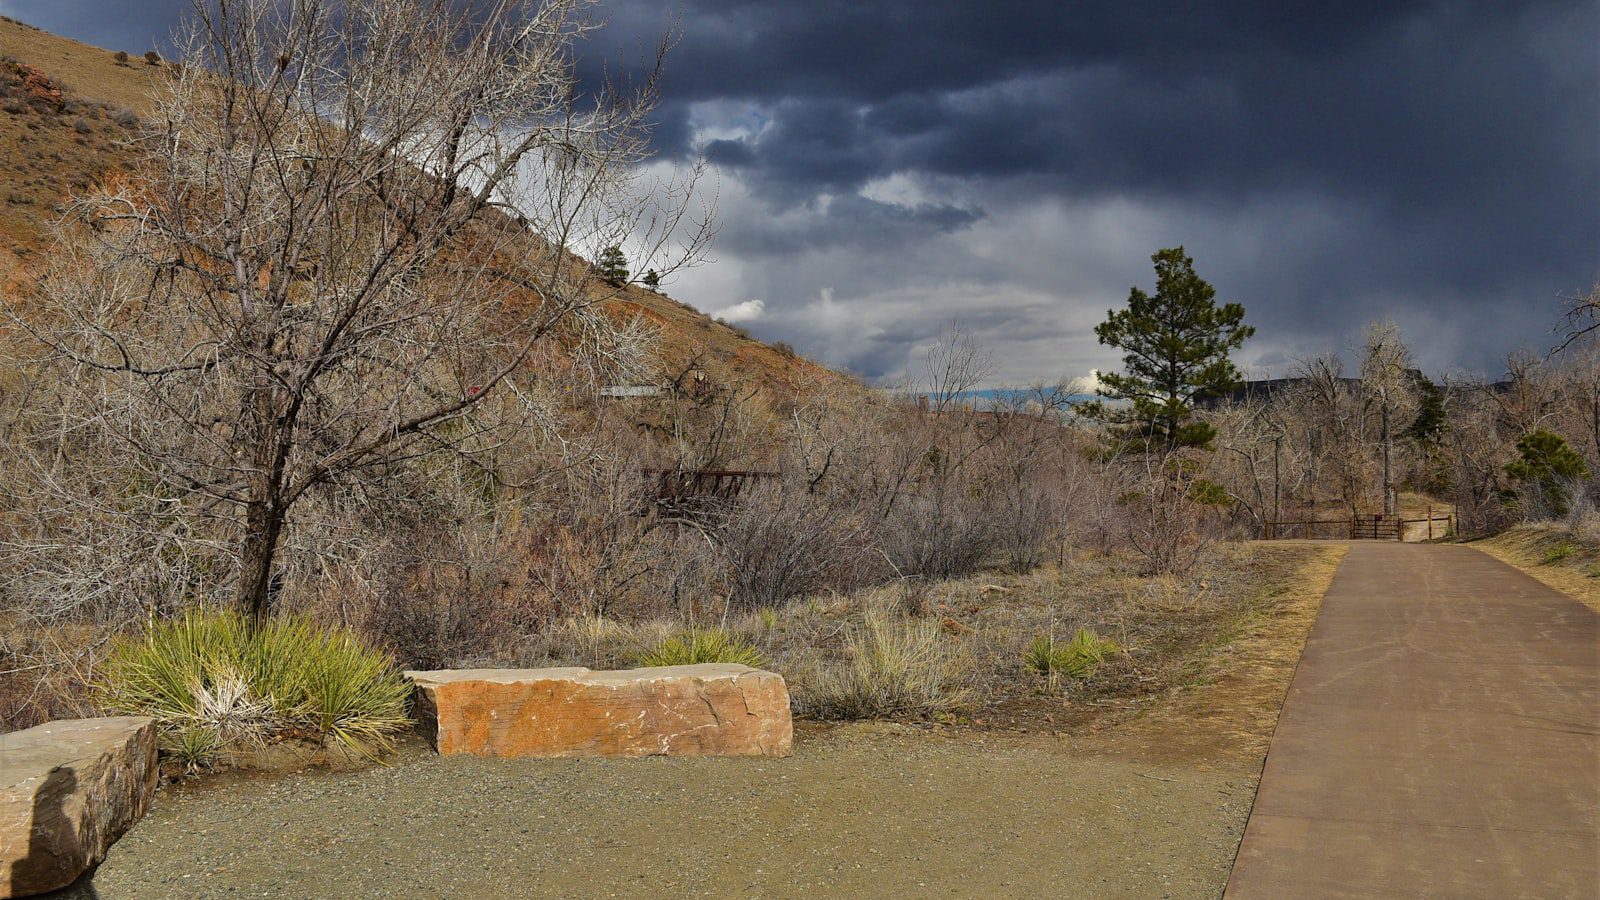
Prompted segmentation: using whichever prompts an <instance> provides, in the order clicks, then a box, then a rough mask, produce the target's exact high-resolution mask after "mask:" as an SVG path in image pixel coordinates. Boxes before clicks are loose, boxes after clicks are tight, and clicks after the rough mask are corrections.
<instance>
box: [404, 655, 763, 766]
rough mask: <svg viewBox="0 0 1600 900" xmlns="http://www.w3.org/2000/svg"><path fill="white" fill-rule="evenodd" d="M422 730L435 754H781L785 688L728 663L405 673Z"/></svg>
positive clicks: (754, 670) (509, 755) (758, 674)
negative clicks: (599, 668)
mask: <svg viewBox="0 0 1600 900" xmlns="http://www.w3.org/2000/svg"><path fill="white" fill-rule="evenodd" d="M406 677H407V678H410V679H411V681H412V682H413V683H414V684H415V685H416V694H415V715H416V718H417V725H418V728H419V729H420V730H421V731H422V733H423V734H424V735H425V736H426V737H427V738H428V739H429V740H430V741H431V742H432V743H433V746H434V749H436V750H438V751H439V752H440V753H441V754H446V755H449V754H456V753H465V754H471V755H474V756H499V757H568V756H787V755H788V754H789V750H790V746H791V744H792V743H793V736H794V729H793V724H792V722H791V720H790V715H789V691H788V688H787V687H786V686H785V685H784V683H783V678H782V677H781V676H779V675H776V674H774V673H772V672H766V671H762V670H760V669H752V668H750V667H748V666H741V665H733V664H720V663H719V664H706V665H697V666H663V667H660V668H651V669H624V670H618V671H595V670H593V669H584V668H558V669H441V670H437V671H430V672H407V673H406Z"/></svg>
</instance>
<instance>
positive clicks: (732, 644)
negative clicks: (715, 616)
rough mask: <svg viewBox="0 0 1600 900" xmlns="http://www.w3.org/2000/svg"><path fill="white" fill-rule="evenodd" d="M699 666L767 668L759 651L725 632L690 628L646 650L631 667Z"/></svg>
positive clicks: (730, 633)
mask: <svg viewBox="0 0 1600 900" xmlns="http://www.w3.org/2000/svg"><path fill="white" fill-rule="evenodd" d="M701 663H738V664H740V665H745V666H750V667H751V668H753V669H761V668H765V667H766V666H768V665H769V663H768V662H767V658H766V657H764V656H762V655H761V651H759V650H757V649H756V648H754V647H752V646H750V644H749V643H747V642H746V641H745V640H744V639H743V638H741V637H739V636H737V635H735V634H733V633H732V632H730V631H728V629H726V628H690V629H687V630H684V631H680V632H678V633H676V634H673V635H671V636H670V637H667V638H665V639H663V640H661V641H660V642H659V643H657V644H656V645H654V646H652V647H649V648H648V649H646V650H645V651H644V652H642V653H640V654H639V656H638V657H637V658H636V659H635V660H634V664H635V665H638V666H642V667H649V666H694V665H699V664H701Z"/></svg>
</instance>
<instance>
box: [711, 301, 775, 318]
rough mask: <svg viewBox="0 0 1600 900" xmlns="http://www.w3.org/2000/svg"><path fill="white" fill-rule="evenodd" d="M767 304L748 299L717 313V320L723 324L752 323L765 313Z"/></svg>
mask: <svg viewBox="0 0 1600 900" xmlns="http://www.w3.org/2000/svg"><path fill="white" fill-rule="evenodd" d="M766 309H767V304H765V303H763V302H762V301H760V300H756V299H750V300H746V301H744V302H743V303H735V304H734V305H732V306H730V307H728V308H727V309H724V310H722V311H721V312H719V313H717V318H719V319H722V320H723V321H724V322H754V321H755V320H756V319H759V318H761V316H762V314H763V313H765V312H766Z"/></svg>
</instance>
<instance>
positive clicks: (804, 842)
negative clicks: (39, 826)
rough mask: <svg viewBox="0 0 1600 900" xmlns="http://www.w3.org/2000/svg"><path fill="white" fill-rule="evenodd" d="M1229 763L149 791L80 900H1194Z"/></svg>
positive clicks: (213, 784)
mask: <svg viewBox="0 0 1600 900" xmlns="http://www.w3.org/2000/svg"><path fill="white" fill-rule="evenodd" d="M1255 775H1256V773H1255V772H1254V771H1252V770H1251V769H1250V768H1249V767H1241V766H1237V765H1228V766H1223V767H1220V768H1218V767H1201V768H1197V767H1195V766H1193V765H1181V766H1172V765H1171V764H1159V763H1152V762H1148V761H1144V762H1141V761H1138V760H1132V759H1119V758H1117V757H1114V756H1103V755H1094V754H1085V753H1084V751H1083V750H1082V749H1081V748H1079V749H1072V748H1070V747H1069V745H1068V744H1067V743H1065V742H1063V741H1061V740H1059V739H1056V738H1052V737H1050V736H1046V735H1024V736H998V737H997V736H993V735H985V734H984V733H982V732H970V731H969V732H953V733H940V732H934V733H926V732H923V733H914V734H907V733H905V729H899V728H895V727H892V726H890V727H883V726H878V727H873V726H864V727H862V726H858V727H848V728H836V729H818V730H815V731H810V732H809V733H806V734H803V735H802V736H801V739H800V741H799V742H798V743H797V749H796V753H795V755H794V756H793V757H791V758H789V759H783V760H731V759H665V758H661V759H645V760H561V761H534V760H529V761H489V760H475V759H466V758H459V757H457V758H448V759H445V758H439V757H436V756H433V755H431V754H429V753H427V752H425V750H424V748H422V747H420V746H411V747H408V748H406V750H405V751H404V752H403V753H402V754H401V755H400V757H399V759H398V760H397V761H396V762H395V763H394V764H393V765H392V766H391V767H389V768H373V769H368V770H364V771H356V772H342V773H340V772H308V773H302V774H296V775H291V776H287V777H285V776H276V777H254V778H251V777H232V778H226V779H216V780H212V781H210V782H207V783H202V784H198V785H195V786H192V787H180V788H176V789H172V790H167V791H163V792H162V794H161V795H160V797H159V798H158V800H157V803H156V805H155V806H154V808H153V809H152V810H151V812H150V813H149V815H147V816H146V817H145V819H144V821H142V822H141V823H140V824H139V825H138V826H137V827H136V828H134V830H133V831H132V832H130V833H129V834H128V835H127V836H126V837H125V838H123V840H122V841H121V842H120V843H118V844H117V845H116V846H115V847H114V848H113V849H112V851H111V854H110V856H109V857H108V859H107V860H106V862H105V864H104V865H102V866H101V868H100V870H99V872H98V873H96V875H95V877H94V879H93V882H92V885H91V886H88V887H90V889H91V890H93V891H94V894H95V895H96V896H98V897H100V898H106V900H113V898H143V897H152V898H155V897H160V898H166V897H197V898H198V897H244V896H270V897H286V898H290V897H304V898H327V897H461V898H469V897H622V896H627V897H654V896H711V897H726V896H745V897H790V896H874V895H875V896H882V895H883V894H885V893H887V892H889V891H893V892H895V893H897V894H902V895H906V896H995V895H1017V894H1021V893H1023V892H1027V891H1046V890H1048V891H1050V892H1051V893H1059V892H1063V891H1065V892H1068V893H1072V894H1094V895H1098V896H1130V897H1163V896H1172V897H1215V896H1217V895H1218V894H1219V893H1220V891H1221V887H1222V884H1223V882H1224V881H1225V880H1226V878H1227V872H1228V868H1229V866H1230V864H1231V862H1232V857H1233V853H1234V848H1235V847H1236V846H1237V844H1238V841H1239V837H1240V835H1241V834H1242V832H1243V829H1244V824H1245V819H1246V817H1247V816H1248V813H1249V808H1250V803H1251V799H1252V796H1253V793H1254V787H1255Z"/></svg>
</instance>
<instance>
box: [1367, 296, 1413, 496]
mask: <svg viewBox="0 0 1600 900" xmlns="http://www.w3.org/2000/svg"><path fill="white" fill-rule="evenodd" d="M1361 344H1362V345H1361V392H1362V394H1363V395H1364V396H1365V397H1366V399H1367V401H1368V403H1369V404H1370V405H1371V406H1373V407H1375V411H1376V412H1377V415H1378V458H1379V472H1380V473H1381V474H1380V476H1379V477H1380V479H1381V482H1380V487H1381V490H1382V492H1383V514H1384V515H1386V516H1392V515H1394V513H1395V477H1394V442H1395V440H1394V439H1395V432H1396V430H1398V429H1400V428H1403V427H1404V425H1403V423H1401V421H1400V420H1401V419H1402V417H1403V416H1405V415H1406V413H1408V412H1415V409H1414V408H1415V406H1416V399H1415V397H1414V396H1413V394H1414V391H1413V390H1412V376H1411V370H1412V361H1411V350H1410V348H1408V347H1407V346H1406V345H1405V341H1403V340H1401V337H1400V326H1398V325H1396V324H1395V323H1394V322H1393V321H1391V320H1389V319H1383V320H1380V321H1376V322H1371V323H1368V325H1367V327H1366V329H1365V330H1364V332H1363V333H1362V342H1361Z"/></svg>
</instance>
